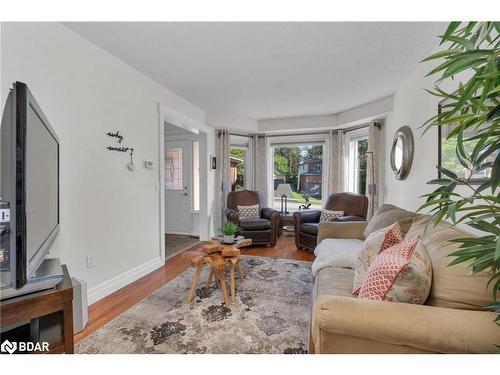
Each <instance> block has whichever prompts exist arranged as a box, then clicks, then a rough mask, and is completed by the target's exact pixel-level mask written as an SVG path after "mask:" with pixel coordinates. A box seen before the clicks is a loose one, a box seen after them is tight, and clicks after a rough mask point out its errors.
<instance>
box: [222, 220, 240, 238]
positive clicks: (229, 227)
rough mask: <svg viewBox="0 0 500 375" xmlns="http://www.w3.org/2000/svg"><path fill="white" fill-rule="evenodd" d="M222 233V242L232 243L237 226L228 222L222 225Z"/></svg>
mask: <svg viewBox="0 0 500 375" xmlns="http://www.w3.org/2000/svg"><path fill="white" fill-rule="evenodd" d="M222 231H223V232H224V242H225V243H233V242H234V235H235V234H236V233H237V232H238V226H237V225H236V224H235V223H233V222H231V221H228V222H227V223H225V224H224V228H223V230H222Z"/></svg>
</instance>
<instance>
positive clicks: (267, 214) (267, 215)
mask: <svg viewBox="0 0 500 375" xmlns="http://www.w3.org/2000/svg"><path fill="white" fill-rule="evenodd" d="M279 216H280V214H279V212H278V211H276V210H275V209H273V208H271V207H264V208H263V209H262V210H260V217H262V218H263V219H267V220H271V221H273V219H274V220H277V219H279Z"/></svg>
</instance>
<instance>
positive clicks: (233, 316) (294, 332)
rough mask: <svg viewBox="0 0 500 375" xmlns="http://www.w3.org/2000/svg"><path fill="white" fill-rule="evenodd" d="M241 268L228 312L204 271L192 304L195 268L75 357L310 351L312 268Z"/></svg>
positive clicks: (265, 262)
mask: <svg viewBox="0 0 500 375" xmlns="http://www.w3.org/2000/svg"><path fill="white" fill-rule="evenodd" d="M241 266H242V270H243V274H244V280H243V281H240V280H239V279H238V280H237V281H236V288H237V292H236V302H235V303H231V304H230V305H229V306H228V307H225V306H224V304H223V303H222V294H221V291H220V290H219V289H218V288H217V287H216V286H215V283H214V284H212V285H211V286H210V287H209V288H208V289H207V288H205V285H204V281H206V279H207V276H208V272H207V269H205V270H204V272H203V274H202V277H201V281H202V282H203V283H202V285H200V287H199V289H198V290H197V291H196V297H195V299H194V300H193V302H192V303H191V304H189V303H188V302H187V295H188V292H189V289H190V286H191V280H192V277H193V274H194V270H193V269H192V268H191V269H189V270H187V271H186V272H184V273H183V274H181V275H179V276H178V277H176V278H175V279H173V280H172V281H170V282H168V283H167V284H165V285H164V286H162V287H161V288H160V289H158V290H156V291H155V292H154V293H153V294H151V295H150V296H148V297H146V298H145V299H143V300H142V301H140V302H139V303H138V304H136V305H134V306H133V307H132V308H130V309H129V310H127V311H126V312H124V313H123V314H121V315H119V316H118V317H116V318H115V319H113V320H112V321H110V322H109V323H107V324H106V325H104V326H103V327H101V328H99V329H98V330H97V331H95V332H94V333H92V334H91V335H90V336H88V337H86V338H85V339H83V340H82V341H81V342H80V343H79V344H78V345H77V346H76V348H75V349H76V353H193V354H194V353H196V354H201V353H285V354H305V353H307V348H308V332H309V314H310V306H311V302H310V301H311V292H312V284H313V278H312V273H311V263H310V262H301V261H292V260H286V259H278V258H268V257H253V256H243V255H242V256H241ZM226 279H227V280H229V278H226Z"/></svg>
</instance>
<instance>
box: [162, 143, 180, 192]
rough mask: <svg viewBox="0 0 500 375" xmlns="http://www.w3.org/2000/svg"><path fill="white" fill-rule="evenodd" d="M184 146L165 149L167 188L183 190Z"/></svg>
mask: <svg viewBox="0 0 500 375" xmlns="http://www.w3.org/2000/svg"><path fill="white" fill-rule="evenodd" d="M182 151H183V150H182V147H171V148H167V149H166V150H165V189H168V190H182V189H183V187H184V185H183V181H182Z"/></svg>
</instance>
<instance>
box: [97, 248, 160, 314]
mask: <svg viewBox="0 0 500 375" xmlns="http://www.w3.org/2000/svg"><path fill="white" fill-rule="evenodd" d="M164 264H165V262H164V261H163V260H162V259H161V258H160V257H158V258H154V259H151V260H150V261H148V262H146V263H143V264H141V265H139V266H137V267H134V268H132V269H130V270H128V271H125V272H123V273H121V274H119V275H117V276H115V277H112V278H111V279H109V280H106V281H104V282H102V283H100V284H98V285H96V286H94V287H92V288H90V289H89V290H88V293H87V299H88V303H89V305H90V304H92V303H95V302H97V301H99V300H100V299H102V298H104V297H106V296H108V295H110V294H111V293H114V292H116V291H117V290H119V289H121V288H123V287H124V286H127V285H128V284H130V283H133V282H134V281H136V280H139V279H140V278H141V277H143V276H146V275H147V274H148V273H151V272H153V271H154V270H157V269H158V268H160V267H162V266H163V265H164Z"/></svg>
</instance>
